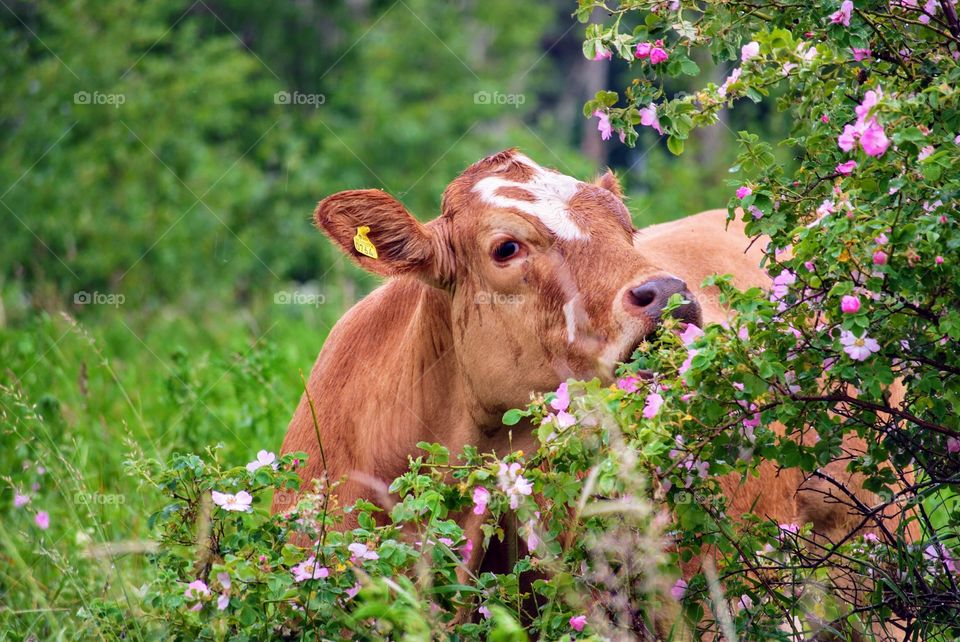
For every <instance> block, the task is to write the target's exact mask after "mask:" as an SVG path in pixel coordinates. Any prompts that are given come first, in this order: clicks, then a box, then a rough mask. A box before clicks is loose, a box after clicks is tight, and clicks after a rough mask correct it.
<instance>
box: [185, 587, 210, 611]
mask: <svg viewBox="0 0 960 642" xmlns="http://www.w3.org/2000/svg"><path fill="white" fill-rule="evenodd" d="M183 595H184V597H186V598H187V599H188V600H190V601H191V602H196V604H194V605H193V606H191V607H190V610H191V611H199V610H200V609H202V608H203V602H202V601H201V600H203V598H205V597H207V596H208V595H210V589H209V588H207V585H206V583H205V582H204V581H203V580H194V581H192V582H190V583H189V584H187V588H186V590H184V592H183Z"/></svg>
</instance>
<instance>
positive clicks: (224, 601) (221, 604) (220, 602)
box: [217, 593, 230, 611]
mask: <svg viewBox="0 0 960 642" xmlns="http://www.w3.org/2000/svg"><path fill="white" fill-rule="evenodd" d="M228 606H230V596H229V595H227V594H226V593H221V594H220V597H218V598H217V610H219V611H225V610H226V609H227V607H228Z"/></svg>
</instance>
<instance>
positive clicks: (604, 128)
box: [593, 109, 613, 140]
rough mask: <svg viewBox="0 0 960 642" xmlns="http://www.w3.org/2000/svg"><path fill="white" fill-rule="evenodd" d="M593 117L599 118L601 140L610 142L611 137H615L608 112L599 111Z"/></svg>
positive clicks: (598, 129) (598, 128)
mask: <svg viewBox="0 0 960 642" xmlns="http://www.w3.org/2000/svg"><path fill="white" fill-rule="evenodd" d="M593 115H594V116H595V117H596V118H597V121H598V122H597V131H598V132H600V138H602V139H603V140H610V137H611V136H613V127H612V126H611V125H610V116H608V115H607V113H606V112H602V111H600V110H599V109H598V110H596V111H595V112H593Z"/></svg>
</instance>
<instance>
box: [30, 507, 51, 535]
mask: <svg viewBox="0 0 960 642" xmlns="http://www.w3.org/2000/svg"><path fill="white" fill-rule="evenodd" d="M33 522H34V523H35V524H36V525H37V527H38V528H39V529H40V530H42V531H45V530H47V529H48V528H50V513H48V512H47V511H45V510H41V511H37V514H36V515H35V516H34V518H33Z"/></svg>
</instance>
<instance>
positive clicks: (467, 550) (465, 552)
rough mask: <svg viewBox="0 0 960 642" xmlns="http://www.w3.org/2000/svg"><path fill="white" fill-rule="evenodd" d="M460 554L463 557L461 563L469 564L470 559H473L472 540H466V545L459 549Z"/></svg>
mask: <svg viewBox="0 0 960 642" xmlns="http://www.w3.org/2000/svg"><path fill="white" fill-rule="evenodd" d="M460 554H461V555H462V556H463V563H464V564H469V563H470V558H471V557H473V540H472V539H468V540H467V543H466V544H464V545H463V546H461V547H460Z"/></svg>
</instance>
